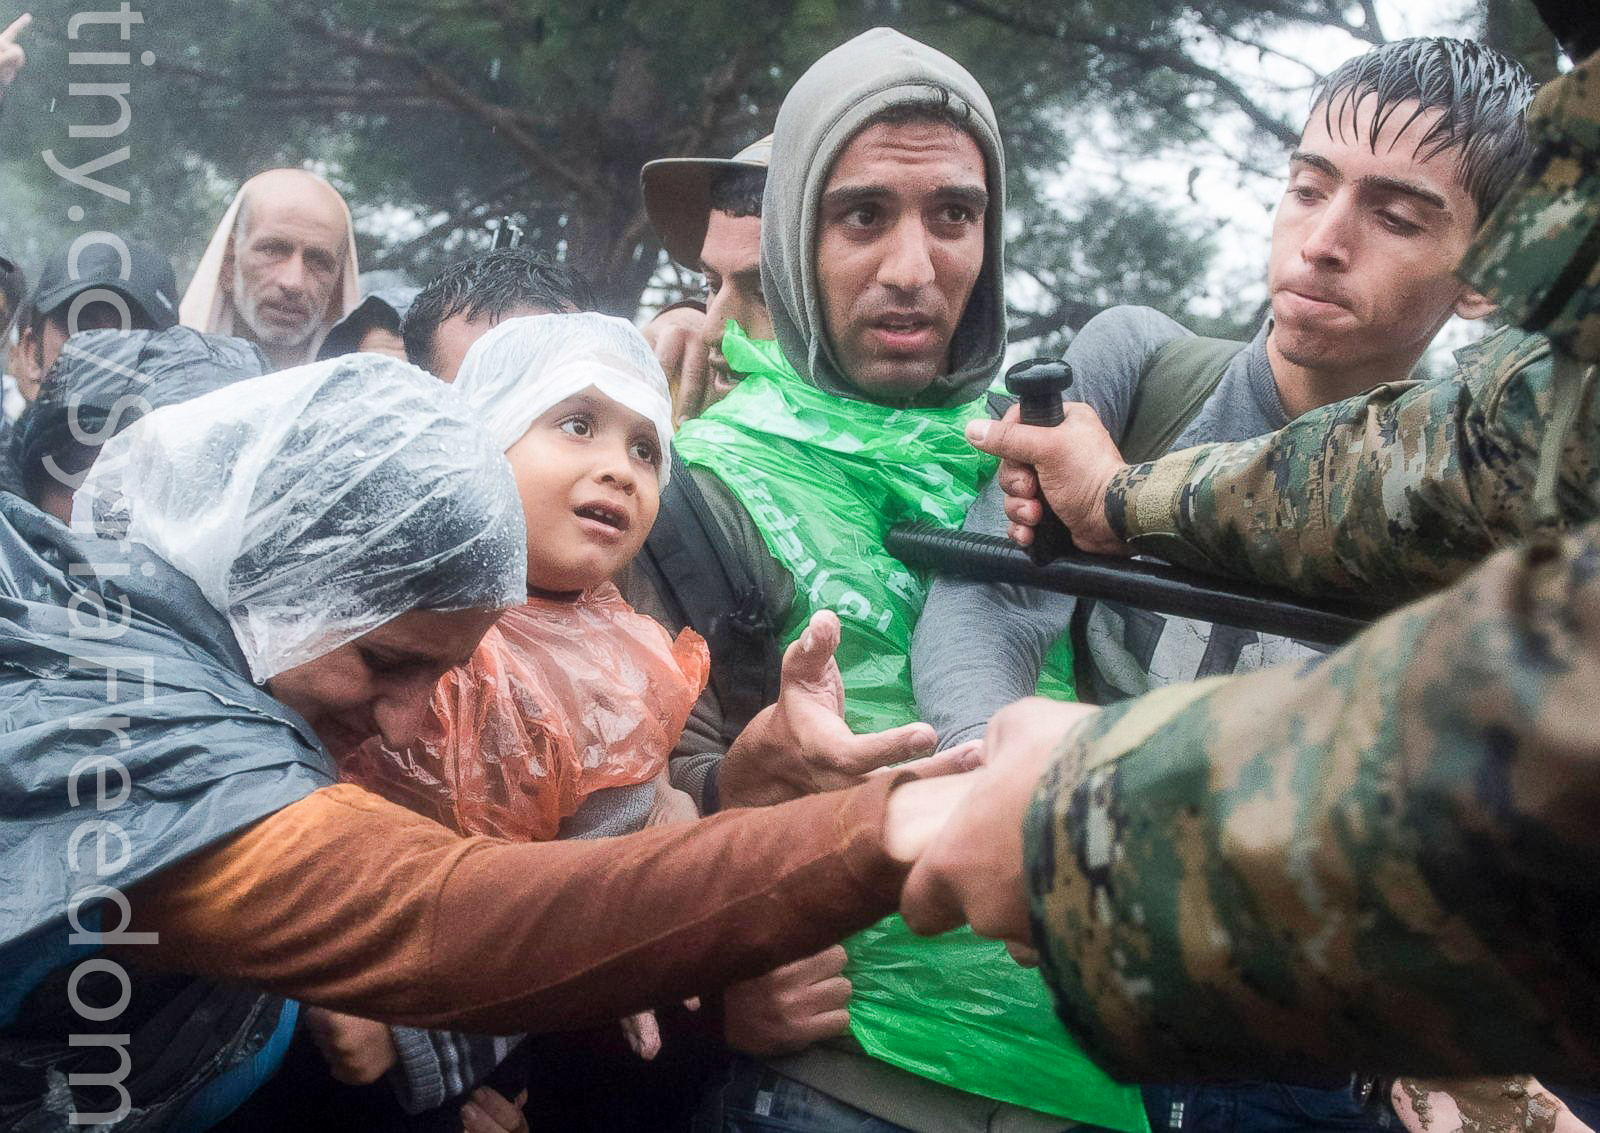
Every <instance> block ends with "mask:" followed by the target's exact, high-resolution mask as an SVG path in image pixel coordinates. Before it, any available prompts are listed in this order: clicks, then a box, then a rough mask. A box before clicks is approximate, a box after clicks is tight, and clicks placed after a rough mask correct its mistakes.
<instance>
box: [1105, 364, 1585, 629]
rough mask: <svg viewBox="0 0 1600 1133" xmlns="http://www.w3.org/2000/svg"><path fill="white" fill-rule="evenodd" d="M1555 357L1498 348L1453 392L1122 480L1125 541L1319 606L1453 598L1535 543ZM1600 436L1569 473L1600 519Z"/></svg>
mask: <svg viewBox="0 0 1600 1133" xmlns="http://www.w3.org/2000/svg"><path fill="white" fill-rule="evenodd" d="M1549 387H1550V364H1549V360H1548V352H1547V351H1546V349H1545V347H1544V344H1543V343H1542V342H1541V341H1540V340H1538V339H1533V338H1529V337H1528V336H1524V335H1518V334H1516V332H1502V334H1501V335H1499V336H1497V337H1495V338H1493V339H1491V340H1486V342H1485V343H1484V344H1483V345H1482V346H1481V347H1480V348H1479V349H1478V352H1477V353H1476V354H1468V355H1467V356H1466V357H1465V360H1464V362H1463V364H1462V369H1461V371H1460V372H1459V373H1458V374H1457V375H1456V377H1455V378H1454V379H1451V380H1444V379H1441V380H1435V381H1430V382H1426V383H1421V384H1418V385H1414V386H1411V387H1404V386H1400V387H1381V388H1379V389H1377V390H1374V391H1373V392H1371V393H1369V394H1367V395H1365V396H1362V397H1359V398H1351V399H1349V400H1347V401H1343V402H1337V403H1335V404H1333V405H1329V406H1325V407H1323V408H1322V409H1317V410H1312V411H1311V412H1309V413H1306V414H1304V415H1302V416H1301V417H1299V418H1296V419H1295V420H1294V421H1293V422H1291V423H1290V424H1289V425H1287V426H1285V427H1284V428H1283V429H1281V430H1279V431H1278V432H1276V433H1273V434H1269V435H1267V436H1264V437H1259V438H1256V439H1253V440H1249V441H1243V442H1239V443H1236V444H1213V445H1203V446H1200V447H1198V448H1194V449H1189V450H1187V451H1184V452H1179V453H1172V454H1169V455H1167V456H1165V457H1162V458H1161V459H1160V460H1157V461H1154V462H1151V463H1149V464H1144V465H1138V466H1135V467H1133V468H1130V469H1128V470H1126V471H1124V472H1122V473H1120V474H1119V475H1118V476H1117V477H1116V478H1115V479H1114V480H1113V482H1112V484H1111V487H1110V490H1109V491H1108V493H1107V499H1106V504H1107V517H1108V519H1109V520H1110V521H1111V525H1112V527H1113V528H1114V529H1115V530H1116V531H1117V533H1118V534H1119V535H1120V536H1121V537H1122V538H1123V539H1125V540H1126V541H1127V542H1129V543H1130V544H1132V545H1133V547H1134V548H1135V549H1136V550H1138V551H1140V552H1142V553H1146V554H1154V555H1158V556H1160V557H1162V558H1166V559H1169V560H1171V561H1173V562H1178V563H1182V564H1184V565H1188V566H1194V567H1197V568H1200V569H1205V570H1211V571H1214V572H1217V573H1221V574H1229V575H1234V576H1237V577H1243V578H1253V579H1257V580H1259V581H1262V582H1266V583H1270V584H1273V585H1277V586H1283V587H1286V588H1289V589H1292V590H1298V591H1300V592H1302V593H1309V594H1317V593H1322V594H1327V593H1330V592H1347V593H1359V594H1361V595H1362V596H1364V597H1366V598H1368V599H1371V600H1375V601H1379V602H1384V601H1400V600H1405V599H1408V598H1412V597H1416V596H1419V595H1421V594H1424V593H1428V592H1430V591H1432V590H1434V589H1436V588H1437V587H1439V586H1442V585H1447V584H1448V583H1450V582H1452V581H1453V580H1455V579H1456V578H1459V577H1460V576H1461V575H1462V574H1463V573H1465V572H1466V571H1467V570H1469V569H1470V568H1471V567H1472V566H1473V565H1475V564H1476V563H1478V562H1479V561H1481V560H1482V559H1483V558H1484V556H1486V555H1487V554H1489V553H1490V552H1491V551H1493V550H1494V549H1495V548H1497V547H1501V546H1506V545H1509V544H1511V543H1514V542H1516V541H1517V540H1519V539H1522V538H1525V537H1526V536H1527V535H1528V534H1529V533H1530V532H1531V531H1532V529H1533V522H1532V521H1533V508H1532V502H1531V501H1532V490H1533V482H1534V478H1535V476H1536V473H1537V461H1538V438H1539V435H1540V430H1541V428H1542V423H1543V421H1544V419H1545V417H1546V416H1547V412H1546V410H1547V404H1546V403H1547V401H1548V397H1549ZM1594 424H1595V423H1594V421H1593V419H1592V417H1585V418H1583V419H1580V421H1579V422H1578V425H1577V427H1576V428H1575V430H1574V435H1573V437H1572V439H1571V444H1570V445H1569V449H1570V452H1569V459H1567V460H1565V461H1564V462H1563V470H1564V472H1566V474H1567V475H1566V476H1565V477H1564V483H1563V495H1562V501H1563V514H1564V517H1565V518H1566V519H1567V520H1568V521H1569V522H1576V521H1580V520H1583V519H1587V518H1589V517H1590V516H1592V515H1593V514H1594V499H1593V497H1594V495H1595V490H1594V489H1595V482H1596V479H1597V476H1596V468H1595V466H1596V463H1597V462H1596V459H1595V457H1594V456H1593V445H1592V443H1591V442H1592V441H1593V434H1594Z"/></svg>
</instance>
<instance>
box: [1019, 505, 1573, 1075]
mask: <svg viewBox="0 0 1600 1133" xmlns="http://www.w3.org/2000/svg"><path fill="white" fill-rule="evenodd" d="M1596 561H1600V526H1593V525H1592V526H1591V527H1589V528H1586V529H1585V530H1584V532H1583V534H1582V536H1581V537H1575V538H1570V539H1568V540H1567V541H1566V542H1565V544H1564V545H1563V547H1562V549H1561V552H1560V554H1559V555H1557V556H1556V557H1555V558H1554V559H1553V560H1551V561H1550V562H1549V563H1547V564H1545V565H1543V566H1540V567H1533V566H1530V565H1528V564H1527V563H1526V562H1525V561H1524V560H1523V559H1522V558H1521V557H1520V556H1519V555H1518V554H1517V553H1514V552H1506V553H1502V554H1501V555H1498V556H1496V557H1495V558H1494V559H1492V560H1491V561H1490V562H1489V563H1487V564H1485V566H1484V567H1483V568H1482V569H1481V570H1479V571H1477V572H1475V573H1474V574H1472V575H1471V576H1470V577H1469V578H1467V579H1465V580H1463V581H1462V582H1461V583H1460V584H1458V585H1457V586H1456V587H1454V588H1452V589H1451V590H1450V591H1448V592H1446V593H1445V594H1442V595H1439V596H1438V597H1436V598H1433V599H1430V600H1428V601H1427V602H1424V603H1421V604H1418V605H1416V606H1413V607H1410V608H1408V609H1406V610H1403V611H1401V612H1399V613H1397V614H1395V615H1393V616H1391V617H1389V618H1387V619H1385V620H1384V621H1382V622H1380V623H1379V624H1378V625H1376V626H1374V628H1373V629H1372V630H1370V631H1369V632H1367V633H1366V634H1363V635H1362V636H1361V637H1360V638H1358V639H1357V640H1356V641H1355V642H1353V643H1352V644H1351V645H1350V646H1349V647H1347V648H1345V649H1343V650H1341V651H1340V652H1339V653H1336V654H1334V655H1332V656H1331V657H1330V658H1329V659H1328V660H1327V661H1325V662H1323V663H1321V664H1319V665H1317V666H1316V667H1314V668H1311V669H1309V670H1308V669H1305V668H1303V667H1293V668H1287V669H1279V670H1268V671H1264V672H1261V673H1256V674H1252V675H1250V676H1245V677H1238V678H1231V679H1227V680H1223V681H1219V682H1214V683H1210V684H1202V685H1191V686H1174V687H1172V688H1169V689H1163V690H1161V691H1160V692H1157V693H1155V694H1153V695H1150V696H1146V697H1143V698H1140V699H1138V700H1134V701H1130V702H1127V703H1126V704H1123V705H1118V706H1116V707H1113V708H1109V709H1106V710H1105V711H1103V712H1102V713H1100V714H1099V716H1098V717H1097V718H1096V719H1095V720H1094V721H1093V722H1092V723H1091V725H1089V726H1088V727H1087V728H1086V729H1085V730H1084V731H1083V732H1082V734H1080V735H1077V736H1075V737H1074V738H1073V741H1072V742H1071V744H1070V745H1069V747H1068V748H1067V751H1066V754H1065V756H1064V758H1063V759H1062V760H1061V761H1060V762H1059V763H1058V765H1057V766H1056V767H1055V768H1054V770H1053V771H1052V772H1051V774H1050V775H1049V776H1047V778H1046V780H1045V783H1044V784H1043V785H1042V786H1041V788H1040V791H1039V794H1038V795H1037V796H1036V799H1035V802H1034V806H1033V809H1032V812H1031V814H1030V817H1029V821H1028V847H1029V849H1028V854H1029V863H1030V873H1029V877H1030V888H1031V890H1032V895H1033V915H1034V930H1035V937H1036V940H1037V942H1038V943H1039V944H1040V946H1041V952H1042V953H1043V956H1044V971H1045V975H1046V977H1047V979H1048V981H1049V982H1050V984H1051V986H1052V988H1053V990H1054V992H1055V994H1056V996H1057V999H1058V1003H1059V1005H1060V1007H1061V1010H1062V1014H1063V1016H1064V1019H1065V1021H1066V1023H1067V1025H1068V1028H1069V1029H1070V1030H1071V1031H1072V1032H1073V1033H1074V1034H1075V1035H1076V1036H1078V1037H1079V1038H1080V1039H1082V1040H1084V1041H1085V1043H1086V1045H1087V1046H1088V1047H1089V1049H1090V1050H1091V1052H1092V1053H1094V1054H1095V1055H1096V1057H1097V1058H1098V1059H1100V1060H1101V1061H1102V1063H1103V1064H1104V1065H1106V1066H1107V1068H1108V1069H1111V1070H1112V1071H1113V1072H1114V1073H1119V1074H1121V1075H1124V1076H1126V1077H1128V1078H1130V1079H1134V1080H1137V1079H1139V1078H1141V1077H1143V1078H1146V1079H1148V1078H1149V1076H1151V1075H1153V1074H1161V1075H1165V1076H1168V1077H1171V1076H1173V1075H1183V1074H1230V1073H1248V1074H1252V1075H1257V1076H1268V1077H1270V1076H1272V1075H1274V1074H1285V1075H1293V1074H1295V1073H1297V1072H1302V1071H1304V1070H1305V1069H1307V1068H1308V1067H1319V1068H1325V1067H1327V1066H1330V1065H1338V1066H1344V1067H1352V1066H1353V1067H1357V1068H1361V1069H1371V1070H1377V1071H1383V1072H1390V1073H1393V1072H1412V1071H1416V1072H1439V1073H1449V1074H1474V1073H1483V1072H1493V1071H1511V1070H1514V1069H1516V1068H1518V1067H1520V1068H1521V1069H1522V1071H1524V1072H1526V1071H1530V1070H1531V1071H1532V1072H1534V1073H1537V1074H1541V1075H1547V1076H1548V1077H1551V1078H1554V1079H1556V1080H1560V1081H1573V1082H1579V1081H1589V1082H1593V1081H1600V1034H1597V1033H1596V1032H1595V1031H1594V1029H1593V1028H1592V1027H1591V1026H1590V1025H1589V1023H1588V1021H1589V1020H1592V1019H1593V1018H1594V1017H1595V1011H1596V1003H1597V1002H1600V973H1597V972H1596V970H1595V968H1594V965H1593V963H1592V958H1593V955H1594V945H1593V941H1594V940H1595V939H1596V929H1597V928H1600V923H1597V922H1600V912H1597V909H1600V903H1597V900H1596V898H1597V897H1600V827H1597V826H1596V825H1595V824H1594V823H1593V822H1592V815H1593V813H1594V812H1595V809H1596V808H1597V807H1600V734H1597V733H1596V731H1595V729H1594V727H1593V710H1592V700H1593V696H1594V690H1595V689H1597V688H1600V571H1597V570H1596V569H1595V566H1594V564H1595V562H1596Z"/></svg>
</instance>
